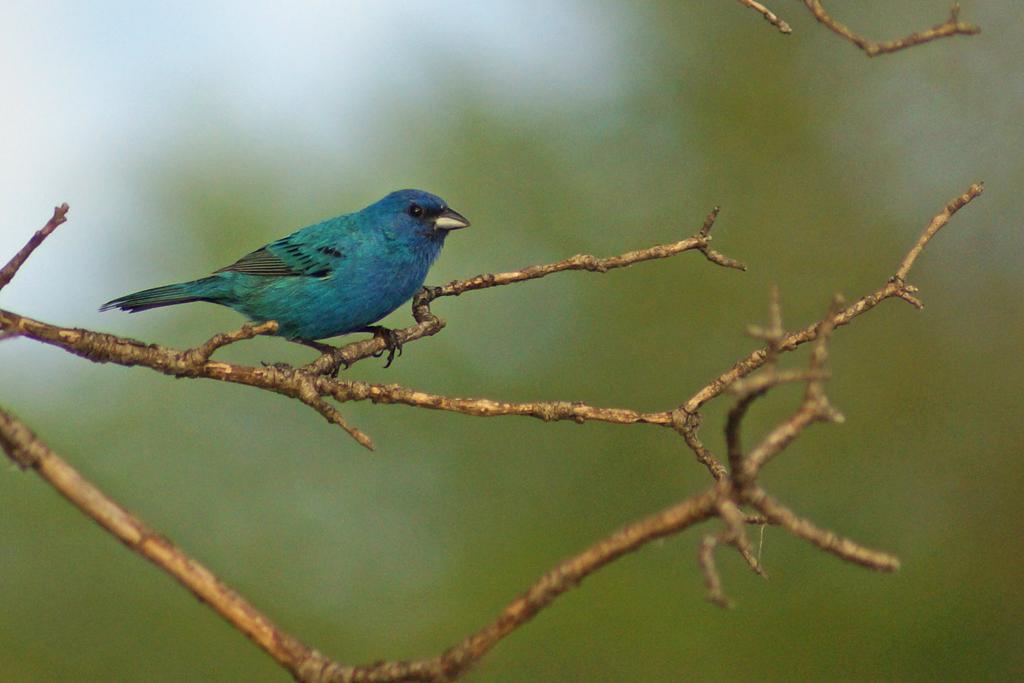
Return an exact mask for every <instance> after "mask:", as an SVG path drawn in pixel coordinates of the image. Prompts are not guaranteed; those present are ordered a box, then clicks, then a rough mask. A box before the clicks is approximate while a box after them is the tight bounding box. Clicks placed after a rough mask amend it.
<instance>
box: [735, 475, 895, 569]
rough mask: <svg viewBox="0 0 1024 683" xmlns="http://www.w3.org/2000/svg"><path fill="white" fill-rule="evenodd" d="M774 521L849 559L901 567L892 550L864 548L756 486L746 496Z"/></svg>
mask: <svg viewBox="0 0 1024 683" xmlns="http://www.w3.org/2000/svg"><path fill="white" fill-rule="evenodd" d="M745 497H746V498H747V500H749V502H750V503H751V504H752V505H754V506H755V507H756V508H757V509H758V510H759V511H760V512H761V513H762V514H763V515H764V516H765V517H767V518H768V521H769V522H771V523H772V524H777V525H779V526H781V527H782V528H784V529H786V530H787V531H789V532H790V533H792V534H793V535H795V536H797V537H799V538H802V539H804V540H806V541H810V542H811V543H813V544H814V545H816V546H818V547H819V548H821V549H822V550H824V551H826V552H829V553H832V554H833V555H835V556H837V557H840V558H842V559H844V560H847V561H849V562H853V563H856V564H859V565H862V566H864V567H870V568H871V569H877V570H879V571H884V572H894V571H896V570H897V569H899V568H900V560H899V558H897V557H894V556H893V555H890V554H889V553H884V552H881V551H879V550H872V549H870V548H865V547H864V546H862V545H860V544H859V543H855V542H854V541H851V540H850V539H848V538H844V537H842V536H839V535H838V534H835V533H833V532H831V531H828V530H826V529H822V528H820V527H818V526H817V525H815V524H814V523H813V522H811V521H809V520H806V519H804V518H802V517H800V516H799V515H797V514H796V513H795V512H793V511H792V510H790V509H789V508H787V507H786V506H785V505H783V504H782V503H780V502H778V501H777V500H775V499H774V498H772V497H771V496H769V495H768V494H767V493H765V491H764V489H762V488H760V487H757V486H755V487H753V488H752V489H751V490H750V491H749V492H748V493H747V494H746V496H745Z"/></svg>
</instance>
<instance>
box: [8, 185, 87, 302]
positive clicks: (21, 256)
mask: <svg viewBox="0 0 1024 683" xmlns="http://www.w3.org/2000/svg"><path fill="white" fill-rule="evenodd" d="M69 208H70V207H69V206H68V205H67V204H66V203H65V204H61V205H60V206H55V207H53V216H51V217H50V220H48V221H46V225H44V226H43V227H42V228H40V229H39V230H38V231H37V232H36V234H34V235H32V237H31V238H29V241H28V243H27V244H26V245H25V246H24V247H22V248H21V250H20V251H19V252H18V253H17V254H15V255H14V258H12V259H11V260H10V261H8V262H7V265H5V266H4V267H3V268H0V289H3V288H4V287H6V286H7V283H9V282H10V281H11V279H13V278H14V276H15V274H17V272H18V269H19V268H21V266H22V264H24V263H25V261H27V260H28V257H29V256H31V255H32V252H33V251H35V250H36V247H38V246H39V245H40V244H42V243H43V240H45V239H46V238H47V237H49V236H50V234H51V233H52V232H53V231H54V230H56V229H57V228H58V227H59V226H60V225H62V224H63V223H64V222H66V221H67V219H68V218H67V216H68V209H69Z"/></svg>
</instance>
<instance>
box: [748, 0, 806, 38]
mask: <svg viewBox="0 0 1024 683" xmlns="http://www.w3.org/2000/svg"><path fill="white" fill-rule="evenodd" d="M740 3H741V4H743V5H746V6H747V7H749V8H750V9H752V10H754V11H755V12H759V13H760V14H761V16H762V17H764V18H765V21H767V22H768V23H769V24H771V25H772V26H774V27H775V28H777V29H779V33H792V32H793V29H791V28H790V27H789V24H787V23H786V22H785V21H783V20H782V19H780V18H779V16H778V15H777V14H775V12H772V11H771V10H770V9H768V8H767V7H765V6H764V5H762V4H761V3H759V2H757V0H740Z"/></svg>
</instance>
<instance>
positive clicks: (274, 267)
mask: <svg viewBox="0 0 1024 683" xmlns="http://www.w3.org/2000/svg"><path fill="white" fill-rule="evenodd" d="M228 271H233V272H236V273H245V274H247V275H276V276H278V277H280V276H287V275H304V273H303V272H302V271H301V270H297V269H294V268H292V267H291V266H289V265H288V264H287V263H285V262H284V261H282V260H281V259H280V257H278V256H275V255H274V254H273V253H271V251H270V250H269V249H268V248H267V247H260V248H259V249H257V250H256V251H254V252H252V253H250V254H246V255H245V256H243V257H242V258H240V259H238V260H237V261H235V262H234V263H232V264H231V265H230V266H224V267H223V268H219V269H217V270H215V271H213V272H215V273H226V272H228Z"/></svg>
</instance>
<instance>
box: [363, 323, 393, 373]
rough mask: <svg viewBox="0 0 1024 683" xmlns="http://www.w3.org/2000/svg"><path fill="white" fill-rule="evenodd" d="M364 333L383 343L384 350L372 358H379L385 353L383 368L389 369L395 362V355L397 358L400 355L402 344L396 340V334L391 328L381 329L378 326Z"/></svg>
mask: <svg viewBox="0 0 1024 683" xmlns="http://www.w3.org/2000/svg"><path fill="white" fill-rule="evenodd" d="M366 331H367V332H372V333H373V336H374V337H378V338H380V339H381V340H383V342H384V348H383V349H382V350H380V351H378V352H377V353H375V354H373V357H374V358H380V357H381V356H383V355H384V352H385V351H387V354H388V360H387V362H386V363H384V367H386V368H389V367H391V363H392V362H393V361H394V360H395V354H396V353H397V354H398V355H399V356H401V355H402V342H401V340H400V339H399V338H398V332H397V331H396V330H392V329H391V328H388V327H381V326H379V325H374V326H373V327H369V328H367V330H366Z"/></svg>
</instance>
